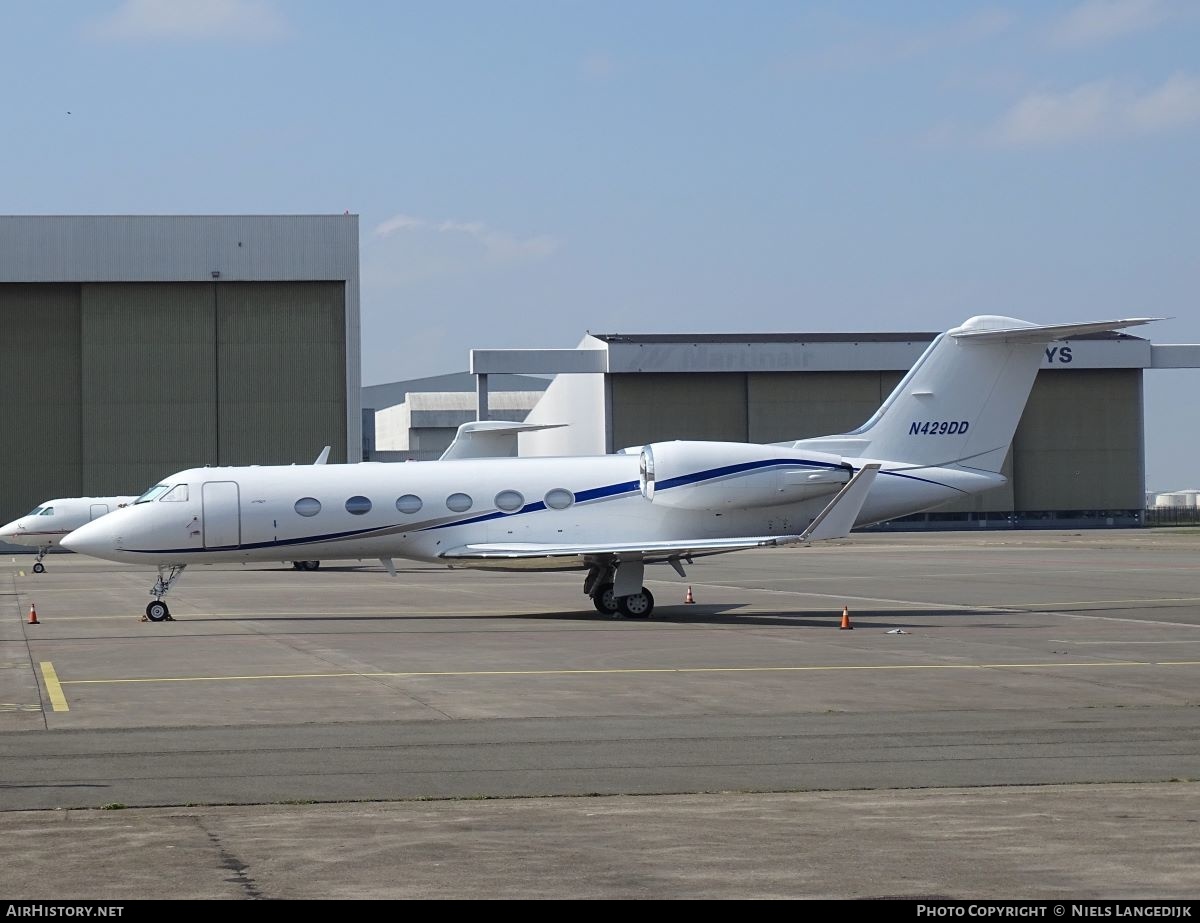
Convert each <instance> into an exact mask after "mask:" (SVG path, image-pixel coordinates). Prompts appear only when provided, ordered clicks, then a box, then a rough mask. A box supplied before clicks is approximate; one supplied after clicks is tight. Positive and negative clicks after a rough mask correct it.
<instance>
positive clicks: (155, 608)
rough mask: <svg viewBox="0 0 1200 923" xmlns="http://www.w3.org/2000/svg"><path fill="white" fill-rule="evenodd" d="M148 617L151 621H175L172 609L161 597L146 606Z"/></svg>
mask: <svg viewBox="0 0 1200 923" xmlns="http://www.w3.org/2000/svg"><path fill="white" fill-rule="evenodd" d="M146 619H147V620H148V621H151V622H173V621H175V620H174V619H173V618H171V610H170V609H168V608H167V604H166V603H165V602H163V601H162V600H161V599H156V600H154V602H152V603H150V605H148V606H147V607H146Z"/></svg>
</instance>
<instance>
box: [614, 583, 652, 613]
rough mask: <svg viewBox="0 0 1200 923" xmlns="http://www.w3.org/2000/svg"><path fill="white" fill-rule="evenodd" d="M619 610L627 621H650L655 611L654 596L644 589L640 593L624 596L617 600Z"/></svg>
mask: <svg viewBox="0 0 1200 923" xmlns="http://www.w3.org/2000/svg"><path fill="white" fill-rule="evenodd" d="M617 608H618V609H619V610H620V612H621V615H623V616H625V618H627V619H648V618H650V613H651V612H653V611H654V595H653V594H652V593H651V592H650V591H649V590H647V589H646V588H645V587H642V591H641V592H640V593H633V594H632V595H630V596H622V597H621V598H620V599H619V600H617Z"/></svg>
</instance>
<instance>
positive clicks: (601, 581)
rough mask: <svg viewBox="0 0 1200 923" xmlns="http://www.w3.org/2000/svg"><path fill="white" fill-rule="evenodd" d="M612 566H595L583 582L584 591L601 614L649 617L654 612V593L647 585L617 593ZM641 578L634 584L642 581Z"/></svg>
mask: <svg viewBox="0 0 1200 923" xmlns="http://www.w3.org/2000/svg"><path fill="white" fill-rule="evenodd" d="M615 577H616V574H615V572H614V570H613V569H612V568H602V567H593V568H592V570H591V571H590V572H589V573H588V576H587V579H586V580H584V582H583V592H584V593H586V594H587V595H588V596H590V597H591V598H592V605H593V606H595V607H596V611H597V612H599V613H600V614H601V615H609V616H614V617H615V616H617V615H623V616H625V618H627V619H648V618H650V616H651V615H652V614H653V612H654V594H653V593H651V592H650V591H649V590H648V589H646V588H645V587H641V588H640V589H639V590H636V591H635V592H633V593H629V594H626V595H625V596H617V595H616V587H615V584H614V582H613V581H614V579H615ZM640 582H641V580H640V578H639V579H638V580H637V581H635V583H634V585H635V586H636V585H637V583H640Z"/></svg>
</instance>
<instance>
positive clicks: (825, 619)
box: [177, 603, 1029, 630]
mask: <svg viewBox="0 0 1200 923" xmlns="http://www.w3.org/2000/svg"><path fill="white" fill-rule="evenodd" d="M744 606H745V604H744V603H729V604H726V605H704V604H696V605H690V606H686V607H684V606H660V607H659V608H658V609H656V610H655V613H654V615H653V617H651V618H649V619H627V618H620V617H614V616H610V615H601V614H600V613H599V612H595V611H592V610H582V609H573V610H569V611H562V612H533V613H529V612H516V611H514V612H492V613H474V614H469V613H461V614H460V613H447V612H433V613H429V614H411V613H406V614H403V615H401V614H395V615H345V614H337V613H329V614H327V615H258V616H256V615H250V616H234V617H232V618H234V619H236V620H237V621H247V622H342V623H345V622H380V623H386V622H424V621H430V620H437V619H450V620H454V621H471V622H494V621H509V620H513V619H520V620H523V621H550V622H595V623H600V624H611V623H613V622H627V623H629V624H633V625H637V624H647V625H653V624H655V623H659V624H662V623H667V624H676V625H679V624H689V625H728V626H735V625H736V626H744V625H758V626H763V627H770V628H779V627H781V626H794V627H797V628H840V626H841V613H840V612H834V611H832V610H831V611H830V613H829V614H828V615H819V614H816V613H804V614H789V613H787V612H780V613H778V614H774V613H765V612H756V613H753V614H739V613H738V612H737V610H738V609H741V608H743V607H744ZM981 616H984V617H994V614H993V613H990V612H979V611H978V610H975V609H929V610H924V609H912V610H909V611H907V612H905V613H903V614H900V613H897V612H895V611H872V610H869V609H864V610H861V611H859V612H855V613H854V614H853V622H854V623H856V624H855V625H854V627H855V628H859V629H868V630H871V629H882V630H891V629H893V628H903V629H922V628H929V627H930V625H929V623H928V622H924V621H922V622H914V621H913V619H937V620H944V619H948V618H956V617H957V618H962V617H969V618H971V619H978V618H980V617H981ZM227 620H228V619H224V618H206V617H203V616H201V617H198V618H194V617H189V616H186V615H185V616H181V617H180V618H179V619H177V621H183V622H223V621H227ZM971 627H976V628H982V627H987V628H1017V627H1020V628H1023V629H1027V628H1028V627H1029V626H1028V625H1021V626H1016V625H1010V624H1004V623H996V622H988V623H986V624H983V625H981V624H979V623H978V622H974V621H972V622H971Z"/></svg>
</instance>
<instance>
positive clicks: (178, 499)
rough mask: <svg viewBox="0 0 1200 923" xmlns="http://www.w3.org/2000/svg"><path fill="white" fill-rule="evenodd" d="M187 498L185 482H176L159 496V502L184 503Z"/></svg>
mask: <svg viewBox="0 0 1200 923" xmlns="http://www.w3.org/2000/svg"><path fill="white" fill-rule="evenodd" d="M187 498H188V486H187V484H176V485H175V486H174V487H172V488H171V489H170V490H168V491H167V492H166V493H165V494H163V496H162V497H160V498H159V502H160V503H186V502H187Z"/></svg>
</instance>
